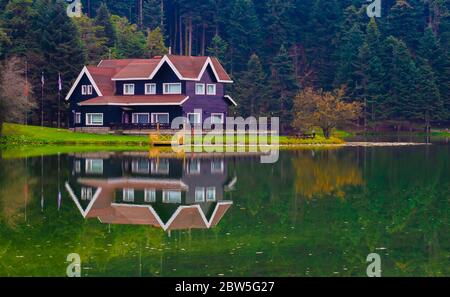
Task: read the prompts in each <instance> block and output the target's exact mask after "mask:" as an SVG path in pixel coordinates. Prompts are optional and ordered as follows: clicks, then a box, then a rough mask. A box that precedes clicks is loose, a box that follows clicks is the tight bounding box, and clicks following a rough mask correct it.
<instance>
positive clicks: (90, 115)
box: [86, 113, 103, 126]
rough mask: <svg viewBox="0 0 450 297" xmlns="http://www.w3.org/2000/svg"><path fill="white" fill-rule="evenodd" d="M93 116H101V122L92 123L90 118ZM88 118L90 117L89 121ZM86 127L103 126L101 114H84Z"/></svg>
mask: <svg viewBox="0 0 450 297" xmlns="http://www.w3.org/2000/svg"><path fill="white" fill-rule="evenodd" d="M94 115H101V116H102V122H101V123H93V122H92V116H94ZM89 117H90V120H89ZM86 126H103V113H87V114H86Z"/></svg>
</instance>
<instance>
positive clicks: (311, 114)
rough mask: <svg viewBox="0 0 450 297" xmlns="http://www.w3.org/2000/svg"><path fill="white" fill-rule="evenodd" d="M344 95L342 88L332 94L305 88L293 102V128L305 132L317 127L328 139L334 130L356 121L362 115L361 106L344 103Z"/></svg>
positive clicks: (353, 103)
mask: <svg viewBox="0 0 450 297" xmlns="http://www.w3.org/2000/svg"><path fill="white" fill-rule="evenodd" d="M344 94H345V89H344V88H340V89H336V90H334V91H333V92H325V91H323V90H321V89H320V90H314V89H313V88H310V87H308V88H305V89H304V90H303V91H301V92H300V93H299V94H298V95H297V96H296V97H295V100H294V121H293V127H294V128H295V129H297V130H305V129H309V128H311V127H314V126H318V127H320V128H321V129H322V130H323V134H324V136H325V138H327V139H328V138H330V136H331V131H332V130H333V129H334V128H336V127H337V126H339V125H342V124H345V123H348V122H350V121H353V120H356V119H358V118H359V117H360V116H361V113H362V104H361V103H358V102H352V103H347V102H344V100H343V97H344Z"/></svg>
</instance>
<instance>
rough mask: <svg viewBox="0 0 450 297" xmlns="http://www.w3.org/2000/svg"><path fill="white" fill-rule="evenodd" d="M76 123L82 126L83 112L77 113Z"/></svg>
mask: <svg viewBox="0 0 450 297" xmlns="http://www.w3.org/2000/svg"><path fill="white" fill-rule="evenodd" d="M74 123H75V124H81V112H76V113H75V118H74Z"/></svg>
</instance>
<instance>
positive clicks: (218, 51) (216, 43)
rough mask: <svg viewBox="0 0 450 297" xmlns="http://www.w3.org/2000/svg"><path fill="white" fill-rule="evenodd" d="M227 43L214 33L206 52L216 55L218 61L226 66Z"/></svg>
mask: <svg viewBox="0 0 450 297" xmlns="http://www.w3.org/2000/svg"><path fill="white" fill-rule="evenodd" d="M227 50H228V43H227V42H226V41H225V40H223V39H222V38H221V37H220V36H219V35H215V36H214V38H213V39H212V41H211V44H210V45H209V47H208V49H207V51H206V52H207V54H208V55H209V56H212V57H216V58H217V59H219V61H220V62H221V63H222V64H224V66H226V65H227V64H228V63H227V62H228V59H227Z"/></svg>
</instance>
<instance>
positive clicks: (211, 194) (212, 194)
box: [206, 187, 216, 202]
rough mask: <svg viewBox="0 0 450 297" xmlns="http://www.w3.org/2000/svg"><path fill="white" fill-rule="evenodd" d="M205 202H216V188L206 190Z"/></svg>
mask: <svg viewBox="0 0 450 297" xmlns="http://www.w3.org/2000/svg"><path fill="white" fill-rule="evenodd" d="M206 201H208V202H214V201H216V188H215V187H210V188H207V189H206Z"/></svg>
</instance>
